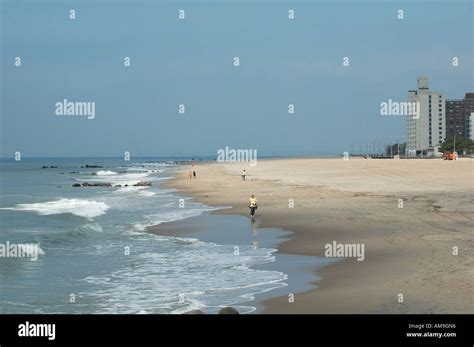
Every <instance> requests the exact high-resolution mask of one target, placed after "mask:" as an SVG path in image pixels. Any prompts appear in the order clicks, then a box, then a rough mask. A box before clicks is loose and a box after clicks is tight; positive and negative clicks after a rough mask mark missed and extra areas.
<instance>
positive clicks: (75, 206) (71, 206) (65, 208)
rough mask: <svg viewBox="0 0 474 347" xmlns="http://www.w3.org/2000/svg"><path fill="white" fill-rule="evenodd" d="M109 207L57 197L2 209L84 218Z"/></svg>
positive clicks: (96, 215)
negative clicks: (65, 214) (69, 214)
mask: <svg viewBox="0 0 474 347" xmlns="http://www.w3.org/2000/svg"><path fill="white" fill-rule="evenodd" d="M109 208H110V207H109V206H108V205H107V204H106V203H104V202H99V201H94V200H84V199H63V198H61V199H59V200H55V201H47V202H40V203H35V204H18V205H16V206H15V207H5V208H2V209H4V210H14V211H32V212H36V213H38V214H40V215H54V214H62V213H71V214H74V215H76V216H80V217H84V218H88V219H91V218H94V217H98V216H101V215H103V214H105V212H106V211H107V210H108V209H109Z"/></svg>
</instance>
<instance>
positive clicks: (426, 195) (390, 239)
mask: <svg viewBox="0 0 474 347" xmlns="http://www.w3.org/2000/svg"><path fill="white" fill-rule="evenodd" d="M382 162H383V163H382ZM473 162H474V161H472V160H469V159H466V160H463V161H459V162H457V163H456V164H459V165H458V167H457V168H456V170H457V171H456V177H457V178H458V176H459V175H461V176H462V175H464V176H463V177H459V180H457V181H456V182H451V181H447V182H446V183H444V182H445V181H442V180H441V181H437V180H436V177H432V178H428V179H426V177H425V176H426V175H425V173H426V170H427V168H426V166H428V167H429V166H435V167H436V169H437V170H438V171H434V172H435V175H434V176H436V175H438V176H443V175H444V176H446V174H447V175H448V176H449V175H450V174H452V173H450V172H449V170H452V166H451V167H448V166H447V164H448V165H449V164H450V163H447V162H443V161H436V160H433V161H424V162H423V160H421V161H420V160H416V159H411V160H409V161H404V160H390V161H385V160H384V161H377V160H366V159H359V158H354V159H350V161H349V163H347V162H346V163H343V162H342V160H341V159H321V158H318V159H310V158H305V159H300V158H292V159H272V160H271V161H270V160H269V161H266V160H260V161H259V163H258V166H257V167H250V166H248V167H245V168H246V169H247V172H249V173H250V175H249V177H248V180H247V181H245V182H242V181H241V179H240V177H239V172H240V169H241V168H242V164H225V165H223V164H218V163H206V164H198V166H197V167H196V170H197V172H198V177H197V178H196V180H191V181H190V180H189V179H188V178H187V177H186V167H181V168H178V172H177V174H176V178H175V179H174V180H170V181H167V182H166V183H165V184H164V187H165V188H174V189H177V190H178V191H179V192H181V193H183V194H184V195H187V196H191V197H193V198H194V199H195V201H197V202H201V203H204V204H206V205H209V206H223V205H231V206H233V207H232V208H231V209H225V210H218V211H213V214H218V215H219V214H224V215H244V216H246V215H247V206H246V203H245V202H246V201H247V199H248V196H249V195H250V193H251V192H254V193H256V195H257V197H258V198H259V210H258V211H257V216H256V222H257V223H258V225H259V226H261V227H265V228H281V229H284V230H288V231H291V232H292V234H290V235H289V238H288V239H287V240H285V241H283V242H282V243H280V244H279V245H278V252H279V253H284V254H296V255H309V256H324V245H325V244H327V243H330V242H332V241H337V242H338V243H356V242H357V243H363V244H364V245H365V249H366V259H365V260H364V261H362V262H358V261H357V260H356V259H351V258H345V259H343V260H340V261H338V262H337V263H335V264H329V265H326V266H323V267H322V268H320V269H318V270H317V271H316V272H317V275H318V276H319V277H320V279H319V280H316V281H315V282H313V283H312V285H314V286H316V287H317V288H316V289H312V290H309V291H306V292H303V293H300V294H297V295H295V296H294V302H291V303H290V302H289V300H288V296H281V297H278V298H273V299H270V300H267V301H265V302H263V305H264V309H265V310H264V312H265V313H428V312H430V313H431V312H432V313H472V312H473V311H474V310H473V300H472V295H470V294H469V293H470V292H472V274H473V270H472V268H473V266H472V264H473V257H472V256H469V255H467V253H466V251H467V250H468V249H472V246H473V233H472V231H471V230H472V229H473V225H474V223H473V220H472V208H470V206H472V190H473V188H472V185H471V186H469V170H471V173H472V163H473ZM425 163H428V164H425ZM323 164H324V165H323ZM461 166H462V167H461ZM288 167H292V169H291V170H289V171H291V172H290V174H288V170H287V168H288ZM399 167H402V170H400V169H399ZM445 169H446V170H448V171H446V170H445ZM180 171H181V172H180ZM466 171H467V172H466ZM444 176H443V177H444ZM424 177H425V178H424ZM443 177H441V178H443ZM466 177H467V182H468V185H467V187H466V183H465V181H464V183H462V182H463V181H462V179H463V178H464V179H466ZM444 178H445V177H444ZM367 179H368V180H367ZM440 182H441V183H440ZM460 182H461V183H460ZM337 188H339V189H337ZM399 198H402V199H403V201H404V202H405V204H406V205H407V206H406V208H404V209H399V208H397V200H398V199H399ZM289 199H294V201H295V202H294V203H295V206H294V208H288V200H289ZM242 202H243V203H242ZM460 202H461V204H460ZM457 205H461V208H460V210H459V208H457V207H456V206H457ZM462 206H464V207H462ZM402 211H403V214H402V215H401V214H400V212H402ZM362 215H363V216H362ZM175 226H176V227H179V222H177V224H175ZM407 231H408V232H407ZM453 244H457V245H459V246H458V247H459V250H460V254H459V256H457V257H454V256H453V255H450V248H451V247H452V245H453ZM290 280H291V279H290ZM400 293H401V294H403V295H404V297H405V299H404V302H403V303H400V302H397V297H398V295H399V294H400Z"/></svg>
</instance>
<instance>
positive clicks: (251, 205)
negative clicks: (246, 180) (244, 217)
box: [249, 194, 257, 218]
mask: <svg viewBox="0 0 474 347" xmlns="http://www.w3.org/2000/svg"><path fill="white" fill-rule="evenodd" d="M249 209H250V218H254V217H255V211H256V210H257V198H256V197H255V195H253V194H252V195H250V198H249Z"/></svg>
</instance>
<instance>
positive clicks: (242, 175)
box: [240, 170, 247, 181]
mask: <svg viewBox="0 0 474 347" xmlns="http://www.w3.org/2000/svg"><path fill="white" fill-rule="evenodd" d="M245 175H247V172H246V171H245V170H242V174H241V175H240V177H242V181H245Z"/></svg>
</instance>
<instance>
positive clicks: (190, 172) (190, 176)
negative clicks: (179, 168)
mask: <svg viewBox="0 0 474 347" xmlns="http://www.w3.org/2000/svg"><path fill="white" fill-rule="evenodd" d="M188 175H189V179H190V180H191V178H192V177H193V172H192V171H191V170H189V173H188Z"/></svg>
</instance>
